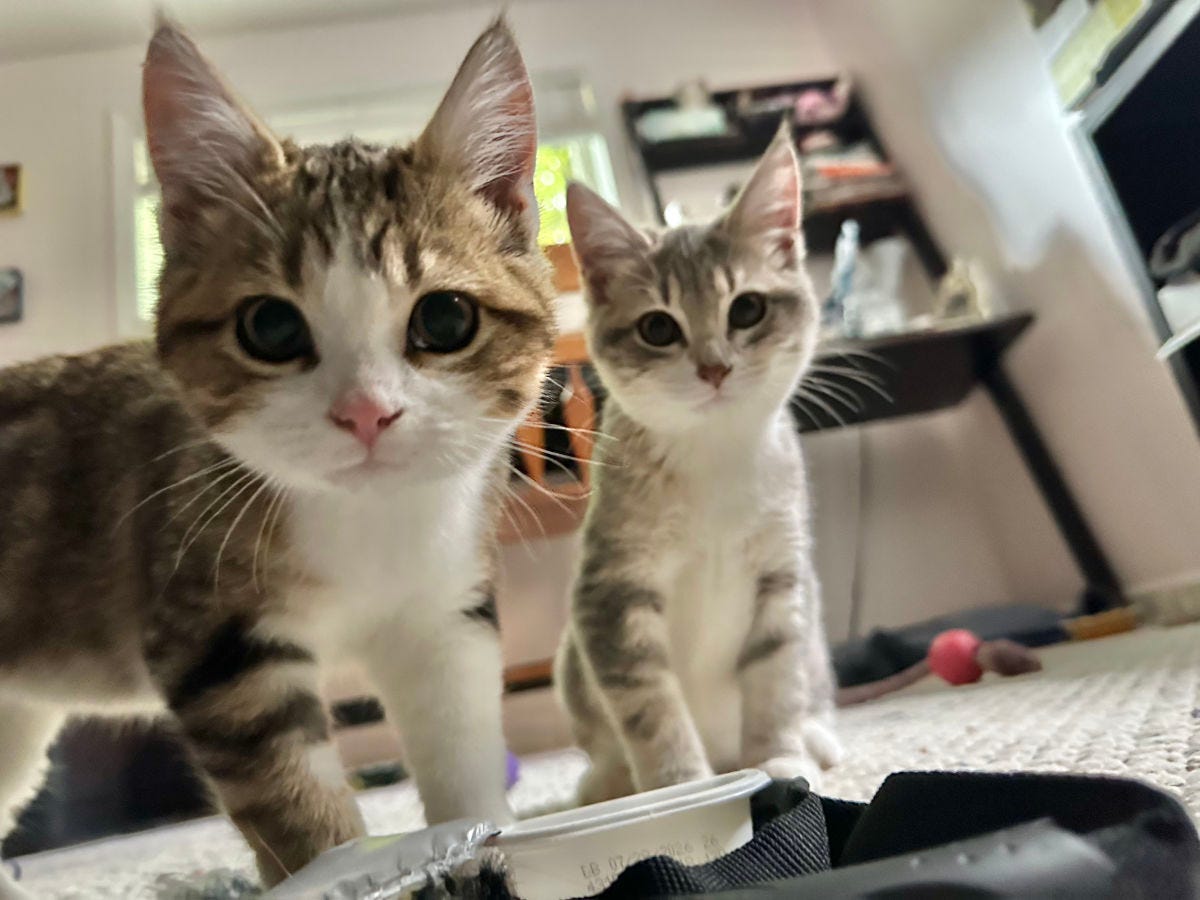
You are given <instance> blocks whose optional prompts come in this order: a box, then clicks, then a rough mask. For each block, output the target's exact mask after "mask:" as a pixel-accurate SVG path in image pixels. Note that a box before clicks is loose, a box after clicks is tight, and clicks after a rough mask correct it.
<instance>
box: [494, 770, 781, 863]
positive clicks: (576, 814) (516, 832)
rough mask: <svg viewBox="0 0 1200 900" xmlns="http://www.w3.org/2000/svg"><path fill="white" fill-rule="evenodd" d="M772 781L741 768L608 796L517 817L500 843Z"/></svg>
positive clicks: (720, 796)
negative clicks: (599, 800)
mask: <svg viewBox="0 0 1200 900" xmlns="http://www.w3.org/2000/svg"><path fill="white" fill-rule="evenodd" d="M770 781H771V779H770V778H769V777H768V776H767V774H766V773H765V772H761V771H759V770H758V769H742V770H740V771H738V772H730V773H729V774H727V775H717V776H715V777H713V778H705V779H702V780H700V781H689V782H686V783H684V784H676V785H672V786H671V787H665V788H658V789H657V790H653V791H646V792H645V793H643V794H634V795H632V796H630V797H621V798H620V799H617V800H606V801H604V802H603V803H594V804H592V805H591V806H583V807H580V808H578V809H569V810H566V811H565V812H558V813H551V814H550V815H546V816H538V817H536V818H533V819H526V820H525V821H523V822H517V823H516V824H515V825H510V826H509V827H507V828H504V829H502V830H501V832H500V834H499V835H498V836H497V838H496V843H497V844H498V845H501V846H502V845H506V844H525V843H529V842H532V841H545V840H553V839H555V838H563V837H576V836H578V835H582V834H585V833H590V832H593V831H598V830H608V829H611V828H619V827H620V826H622V825H625V824H627V823H629V822H633V821H641V820H643V819H646V818H650V817H654V816H665V815H670V814H671V813H677V812H684V811H686V810H691V809H696V808H699V807H703V806H712V805H717V804H721V803H727V802H729V801H731V800H737V799H740V798H743V797H749V796H750V795H751V794H755V793H757V792H758V791H760V790H761V789H762V788H763V787H764V786H766V785H767V784H769V783H770Z"/></svg>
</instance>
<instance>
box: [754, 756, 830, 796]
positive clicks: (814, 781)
mask: <svg viewBox="0 0 1200 900" xmlns="http://www.w3.org/2000/svg"><path fill="white" fill-rule="evenodd" d="M754 768H756V769H761V770H762V771H764V772H766V773H767V774H768V775H770V776H771V777H772V778H774V779H776V780H778V781H791V780H792V779H793V778H803V779H804V780H805V781H807V782H808V786H809V788H811V789H812V790H814V791H815V790H817V789H818V788H820V786H821V767H820V766H818V765H817V764H816V763H815V762H813V761H812V760H811V759H809V758H808V757H807V756H773V757H771V758H770V759H768V760H766V761H765V762H761V763H759V764H758V765H757V766H755V767H754Z"/></svg>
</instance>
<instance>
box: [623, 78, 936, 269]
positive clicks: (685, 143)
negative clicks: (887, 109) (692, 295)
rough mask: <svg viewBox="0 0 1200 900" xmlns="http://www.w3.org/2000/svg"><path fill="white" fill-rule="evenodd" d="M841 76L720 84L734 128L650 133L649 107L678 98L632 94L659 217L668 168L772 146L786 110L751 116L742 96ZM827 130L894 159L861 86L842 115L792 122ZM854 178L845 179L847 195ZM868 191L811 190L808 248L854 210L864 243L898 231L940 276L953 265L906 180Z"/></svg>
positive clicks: (816, 247)
mask: <svg viewBox="0 0 1200 900" xmlns="http://www.w3.org/2000/svg"><path fill="white" fill-rule="evenodd" d="M836 81H837V79H835V78H820V79H812V80H808V81H793V82H786V83H781V84H772V85H762V86H758V87H751V88H739V89H734V90H726V91H717V92H715V93H714V94H713V95H712V98H713V101H714V102H715V103H717V104H718V105H719V106H721V107H722V108H723V109H724V110H725V113H726V116H727V118H728V119H729V122H730V127H731V133H730V134H727V135H720V136H711V137H696V138H680V139H673V140H665V141H647V140H645V139H644V138H642V136H641V134H640V133H639V131H638V127H637V123H638V120H639V119H640V118H641V117H642V116H643V115H645V114H646V113H647V112H649V111H651V110H655V109H664V108H668V107H670V106H673V105H674V100H673V99H671V98H670V97H655V98H650V99H643V100H627V101H625V102H624V103H623V104H622V105H621V113H622V116H623V118H624V122H625V129H626V133H627V135H628V138H629V141H630V143H631V145H632V146H633V148H634V150H635V151H636V154H637V156H638V158H639V159H640V161H641V165H642V168H643V170H644V173H645V176H646V179H647V184H648V185H649V188H650V193H651V196H652V197H653V199H654V204H655V208H656V210H657V212H658V217H659V220H660V221H661V220H662V219H663V214H664V210H665V206H666V204H665V203H664V201H663V197H662V195H661V193H660V191H659V187H658V182H657V176H658V175H659V174H661V173H663V172H678V171H684V170H687V169H693V168H701V167H704V166H713V165H721V164H723V163H732V162H750V161H753V160H755V159H757V158H758V157H759V156H761V155H762V153H763V151H764V150H766V148H767V145H768V144H769V143H770V142H771V138H772V137H773V136H774V135H775V131H776V129H777V128H778V127H779V121H780V117H781V115H782V114H774V113H772V114H769V115H756V116H754V117H752V118H745V117H743V116H741V115H740V114H739V112H738V102H737V98H738V96H739V95H741V94H743V93H748V94H749V95H750V97H751V98H752V99H754V100H762V99H768V98H770V97H772V96H777V95H780V94H785V93H796V92H799V91H802V90H805V89H808V88H818V89H821V90H828V89H829V88H831V87H832V86H833V85H834V84H835V83H836ZM818 130H827V131H832V132H833V133H834V134H835V135H837V137H838V139H839V140H840V141H841V142H842V143H843V144H845V145H850V144H855V143H859V142H860V141H865V142H866V143H867V144H868V145H869V146H871V147H872V148H873V149H874V150H875V152H876V153H877V154H878V155H879V158H880V159H881V160H884V161H886V160H887V159H888V155H887V152H886V150H885V148H884V146H883V143H882V142H881V141H880V140H879V137H878V135H877V134H876V133H875V130H874V128H873V127H872V125H871V121H870V118H869V116H868V115H867V112H866V110H865V108H864V107H863V105H862V102H861V100H860V99H859V97H858V95H857V94H852V96H851V98H850V102H849V104H848V105H847V107H846V110H845V111H844V112H843V113H842V114H841V115H840V116H838V117H836V118H832V119H829V120H826V121H820V122H811V123H795V122H793V123H792V131H793V135H794V137H795V139H796V141H797V142H799V141H801V140H802V139H803V138H804V137H805V136H807V135H808V134H811V133H812V132H814V131H818ZM849 184H850V182H846V183H844V184H843V185H841V186H839V190H838V194H839V195H842V194H843V192H844V191H845V190H846V187H847V186H848V185H849ZM863 191H864V197H863V198H862V199H855V198H853V197H850V198H847V197H845V196H839V197H838V199H837V200H836V201H835V202H823V198H822V192H821V191H815V192H806V195H805V205H806V209H807V211H806V214H805V221H804V235H805V240H806V242H807V244H808V248H809V250H810V251H811V252H814V253H829V252H832V250H833V246H834V243H835V242H836V241H837V236H838V232H839V231H840V229H841V227H842V223H843V222H844V221H845V220H846V219H849V218H853V219H856V220H858V222H859V225H860V227H861V229H862V231H861V240H862V242H863V243H864V244H867V243H870V242H871V241H874V240H878V239H879V238H882V237H887V236H890V235H894V234H904V235H906V236H907V237H908V238H909V240H910V241H911V243H912V245H913V249H914V250H915V251H916V253H917V256H918V258H919V259H920V260H921V263H922V265H923V266H924V267H925V270H926V271H927V272H928V273H929V276H930V278H932V279H934V280H935V281H936V280H937V279H939V278H941V276H942V275H944V274H945V273H946V260H945V257H944V256H943V254H942V251H941V249H940V248H939V247H938V245H937V243H936V242H935V241H934V240H933V237H932V236H931V235H930V234H929V231H928V229H927V228H926V227H925V223H924V220H923V218H922V217H921V215H920V213H919V211H918V210H917V208H916V206H915V203H914V200H913V198H912V196H911V195H910V194H909V192H908V190H907V189H906V188H905V187H904V186H903V183H902V182H899V183H898V184H897V185H896V186H895V187H894V189H888V190H885V191H882V192H880V191H879V190H878V188H877V187H872V186H869V185H868V184H866V183H865V182H864V185H863Z"/></svg>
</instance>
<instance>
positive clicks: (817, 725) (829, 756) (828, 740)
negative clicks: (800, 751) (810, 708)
mask: <svg viewBox="0 0 1200 900" xmlns="http://www.w3.org/2000/svg"><path fill="white" fill-rule="evenodd" d="M801 734H803V735H804V746H805V747H807V748H808V752H809V753H811V754H812V758H813V759H815V760H816V761H817V763H818V764H819V765H820V766H821V768H822V769H831V768H833V767H834V766H836V765H837V764H838V763H839V762H841V760H842V753H843V751H842V742H841V741H839V740H838V736H837V735H836V734H835V733H834V731H833V729H832V728H830V727H829V726H828V725H826V724H825V723H824V722H815V721H809V722H805V723H804V725H803V727H802V728H801Z"/></svg>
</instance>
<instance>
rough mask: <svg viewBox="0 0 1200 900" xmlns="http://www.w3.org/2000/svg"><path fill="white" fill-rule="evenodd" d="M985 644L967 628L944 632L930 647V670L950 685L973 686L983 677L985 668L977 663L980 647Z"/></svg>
mask: <svg viewBox="0 0 1200 900" xmlns="http://www.w3.org/2000/svg"><path fill="white" fill-rule="evenodd" d="M981 643H983V642H982V641H981V640H980V639H979V638H978V637H976V636H975V635H974V634H972V633H971V632H970V631H967V629H965V628H953V629H951V630H950V631H943V632H942V633H941V634H939V635H938V636H937V637H935V638H934V639H933V643H932V644H930V645H929V655H928V656H927V657H926V659H927V660H928V661H929V668H930V670H932V671H933V673H934V674H935V675H937V676H938V677H939V678H941V679H943V680H944V681H948V682H950V684H971V683H972V682H975V681H978V680H979V679H980V677H982V675H983V668H982V667H981V666H980V665H979V663H978V662H976V661H975V654H976V652H978V650H979V645H980V644H981Z"/></svg>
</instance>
